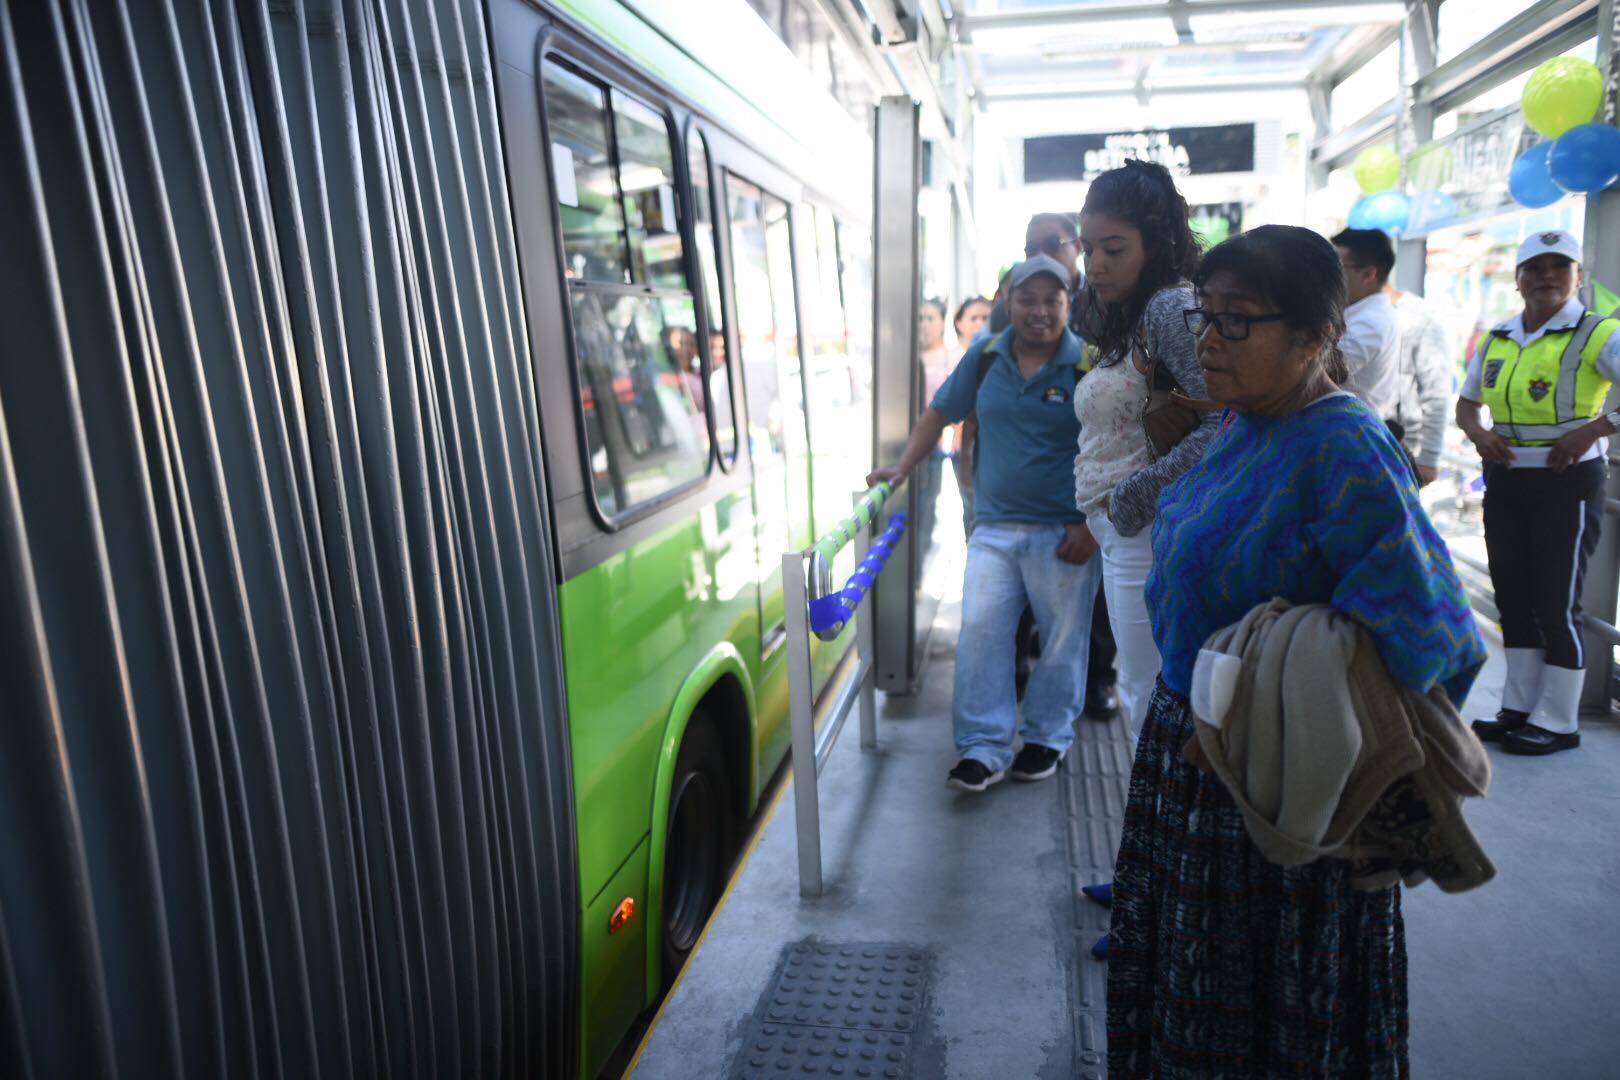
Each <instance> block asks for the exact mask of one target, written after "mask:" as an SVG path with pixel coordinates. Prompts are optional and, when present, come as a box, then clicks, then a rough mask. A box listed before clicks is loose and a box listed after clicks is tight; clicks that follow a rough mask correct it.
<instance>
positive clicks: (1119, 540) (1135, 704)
mask: <svg viewBox="0 0 1620 1080" xmlns="http://www.w3.org/2000/svg"><path fill="white" fill-rule="evenodd" d="M1086 527H1087V528H1089V529H1090V530H1091V535H1093V536H1095V537H1096V538H1097V544H1098V546H1099V548H1100V551H1099V555H1100V557H1101V558H1102V564H1103V595H1104V596H1105V597H1106V598H1107V599H1108V623H1109V625H1110V626H1111V627H1112V628H1113V631H1114V644H1115V645H1116V646H1117V647H1118V648H1119V659H1118V661H1117V663H1118V665H1119V709H1120V712H1122V713H1124V714H1125V720H1126V723H1128V724H1129V725H1130V730H1131V744H1132V745H1133V746H1134V745H1135V744H1136V737H1137V736H1138V735H1140V734H1141V733H1142V722H1143V721H1144V720H1146V719H1147V712H1148V701H1149V699H1151V698H1152V697H1153V681H1154V680H1155V679H1156V678H1158V675H1159V647H1158V646H1157V645H1155V644H1154V643H1153V624H1152V622H1150V621H1149V619H1148V611H1147V596H1146V589H1147V579H1148V572H1149V571H1151V570H1152V569H1153V537H1152V531H1153V530H1152V529H1143V530H1142V531H1141V532H1139V533H1137V534H1136V535H1135V536H1121V535H1120V534H1119V533H1118V531H1116V530H1115V528H1114V526H1113V524H1112V523H1111V522H1109V520H1108V518H1107V516H1106V515H1103V514H1094V515H1092V516H1091V517H1089V518H1087V519H1086Z"/></svg>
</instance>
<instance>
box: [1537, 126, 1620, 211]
mask: <svg viewBox="0 0 1620 1080" xmlns="http://www.w3.org/2000/svg"><path fill="white" fill-rule="evenodd" d="M1547 174H1548V175H1549V176H1551V177H1552V180H1553V183H1555V184H1557V185H1558V186H1559V187H1561V188H1563V189H1564V190H1565V191H1579V192H1582V193H1584V194H1587V195H1591V194H1593V193H1595V192H1599V191H1602V190H1603V189H1604V188H1606V187H1608V186H1609V185H1610V184H1612V183H1614V182H1615V181H1616V180H1620V128H1612V127H1610V126H1609V125H1608V124H1582V125H1580V126H1579V127H1572V128H1570V129H1569V130H1568V131H1566V132H1564V133H1563V134H1562V135H1560V136H1558V138H1557V139H1556V140H1554V142H1553V144H1552V149H1551V150H1549V151H1548V153H1547Z"/></svg>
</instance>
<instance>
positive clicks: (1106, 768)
mask: <svg viewBox="0 0 1620 1080" xmlns="http://www.w3.org/2000/svg"><path fill="white" fill-rule="evenodd" d="M958 565H959V564H958ZM943 570H944V572H945V573H946V574H947V575H948V574H950V573H953V572H954V573H957V574H959V569H958V568H956V567H952V566H951V565H950V564H948V563H947V564H946V565H945V566H944V567H943ZM958 580H959V578H958ZM955 599H956V598H955V596H954V595H946V596H945V598H944V602H943V603H942V604H941V605H940V607H939V610H938V614H937V616H936V623H935V633H934V639H933V641H934V644H933V648H932V652H933V654H934V655H933V656H932V657H931V660H930V663H929V666H928V667H927V669H926V670H925V672H924V676H923V685H922V689H921V692H920V693H918V694H917V695H915V696H914V697H910V698H892V699H888V700H884V699H883V698H882V697H880V699H879V701H880V710H881V717H882V718H881V720H880V721H879V729H878V738H879V748H878V749H877V750H875V751H862V750H861V749H860V747H859V736H858V732H857V730H856V727H857V725H856V724H854V723H851V724H850V725H849V727H848V728H847V729H846V732H845V737H844V738H843V739H842V740H841V741H840V743H839V745H838V748H837V749H836V750H835V752H834V754H833V757H832V759H831V760H830V761H829V762H828V765H827V768H826V770H825V771H824V773H823V776H822V779H821V807H822V848H823V857H824V863H825V865H824V873H825V876H826V880H827V883H828V888H827V893H826V895H825V896H824V897H822V898H820V899H816V900H804V899H801V898H800V897H799V893H798V878H797V861H796V860H797V855H796V851H797V848H796V843H795V836H794V816H793V801H792V792H791V789H790V787H789V789H788V790H786V791H785V792H784V795H783V798H782V799H781V800H780V801H779V802H778V803H777V804H776V809H775V811H774V813H773V814H772V815H771V817H770V818H769V820H768V821H766V822H765V823H764V824H763V826H762V831H761V835H760V837H759V841H758V845H757V847H756V848H755V849H754V850H753V853H752V855H751V857H749V858H748V859H747V860H746V861H745V862H744V863H743V864H742V866H741V867H740V869H739V871H738V876H737V878H736V880H735V884H734V887H733V889H732V891H731V893H730V894H729V897H728V898H727V900H726V901H725V903H724V906H723V907H722V909H721V910H720V911H719V913H718V914H717V915H716V917H715V919H714V921H713V922H712V924H711V926H710V929H709V931H708V934H707V936H706V937H705V938H704V940H703V941H702V943H701V944H700V945H699V947H698V950H697V952H696V954H695V955H694V957H693V959H692V961H691V963H690V964H689V965H688V967H687V970H686V972H685V973H684V975H683V977H682V979H681V981H680V983H679V984H678V985H677V987H676V989H675V991H674V992H673V994H672V995H671V996H670V998H669V999H668V1001H667V1002H666V1004H665V1007H664V1009H663V1010H662V1012H661V1014H660V1016H659V1017H658V1019H657V1020H656V1021H655V1023H654V1026H653V1029H652V1031H651V1033H650V1035H649V1036H648V1038H647V1041H646V1044H645V1046H644V1048H643V1052H642V1055H641V1056H640V1058H639V1061H638V1062H637V1064H636V1065H635V1066H633V1070H632V1071H633V1074H634V1075H635V1076H636V1077H637V1078H638V1080H688V1078H698V1077H704V1078H708V1077H722V1076H726V1075H728V1072H729V1070H730V1068H731V1064H732V1062H733V1059H734V1058H735V1057H736V1054H737V1051H738V1049H739V1047H740V1045H741V1041H742V1035H743V1032H744V1029H745V1028H746V1026H747V1021H748V1018H749V1017H750V1016H751V1014H752V1013H753V1012H754V1010H755V1007H756V1004H757V1002H758V1000H759V997H760V994H761V992H762V991H763V990H764V989H765V988H766V985H767V982H768V981H769V980H770V978H771V976H772V973H773V971H774V969H775V966H776V964H777V960H778V957H779V954H780V953H781V950H782V948H783V946H784V945H786V944H787V943H789V942H794V941H799V940H802V939H805V938H807V937H811V936H815V937H817V938H819V939H821V940H824V941H829V942H835V943H836V942H879V943H884V942H893V943H906V944H911V945H919V946H924V947H927V948H929V949H930V950H931V951H932V954H933V961H934V970H935V976H934V979H935V985H934V987H933V990H932V996H931V1010H930V1011H931V1015H930V1017H929V1021H930V1023H929V1026H928V1028H927V1029H925V1030H921V1031H919V1032H918V1037H919V1040H920V1041H922V1042H923V1043H925V1044H926V1045H927V1046H928V1047H931V1048H932V1049H930V1050H929V1052H928V1054H926V1055H925V1056H924V1057H922V1058H919V1059H918V1062H917V1063H915V1064H914V1066H913V1070H914V1071H913V1073H912V1075H915V1076H917V1077H934V1076H943V1077H948V1078H962V1080H983V1078H992V1077H993V1078H999V1080H1023V1078H1026V1077H1027V1078H1049V1077H1050V1078H1056V1077H1071V1076H1073V1077H1082V1076H1087V1075H1091V1074H1094V1073H1095V1071H1096V1069H1097V1068H1098V1066H1097V1064H1096V1062H1097V1058H1096V1057H1093V1056H1092V1055H1093V1054H1094V1053H1095V1052H1096V1050H1098V1049H1101V1046H1100V1045H1099V1040H1100V1039H1101V1036H1102V1032H1101V1023H1100V1019H1101V1012H1100V1010H1101V1007H1102V1002H1101V999H1100V990H1099V988H1100V987H1101V985H1102V969H1101V967H1100V965H1097V964H1096V963H1095V962H1093V961H1091V960H1090V959H1089V957H1086V956H1084V955H1083V952H1082V950H1083V947H1084V946H1085V945H1086V944H1089V942H1090V941H1091V940H1093V939H1094V938H1095V936H1096V933H1097V932H1098V931H1099V930H1100V929H1101V928H1103V927H1105V926H1106V918H1107V916H1106V912H1104V911H1102V909H1100V908H1093V907H1092V906H1091V905H1087V904H1084V903H1081V904H1076V903H1075V901H1074V889H1075V886H1076V884H1077V883H1078V882H1081V881H1085V880H1094V879H1096V878H1098V877H1100V876H1102V875H1103V873H1104V872H1105V870H1106V865H1107V861H1108V860H1107V851H1108V850H1111V847H1112V845H1113V844H1114V843H1116V842H1117V838H1118V825H1117V812H1118V804H1119V801H1120V798H1121V796H1122V793H1123V785H1124V776H1123V772H1122V770H1121V768H1120V767H1119V762H1120V761H1122V760H1123V754H1122V753H1119V752H1118V751H1117V750H1116V749H1115V747H1116V746H1123V731H1122V729H1121V728H1120V725H1119V723H1118V722H1117V721H1116V722H1115V723H1114V724H1112V725H1099V724H1096V723H1095V722H1091V721H1081V722H1080V725H1081V727H1080V731H1081V735H1082V743H1081V744H1080V746H1079V748H1078V750H1077V752H1076V753H1074V754H1071V759H1070V762H1069V769H1068V773H1067V775H1065V776H1059V777H1057V778H1054V779H1052V780H1049V781H1045V782H1041V783H1035V784H1017V783H1011V782H1008V783H1004V784H1002V785H1000V786H998V787H995V788H992V789H991V790H990V791H989V792H988V793H986V794H984V795H980V796H970V795H964V794H960V793H957V792H955V791H953V790H951V789H949V788H947V787H946V786H945V784H944V776H945V772H946V770H947V769H948V768H950V766H951V765H952V764H953V763H954V759H955V755H954V753H953V752H952V747H951V736H950V693H951V690H950V687H951V679H952V673H953V663H952V652H953V650H952V647H951V643H952V642H954V639H955V619H956V614H957V604H956V602H955ZM1487 637H1488V638H1489V637H1490V635H1489V634H1488V635H1487ZM1501 678H1502V672H1501V664H1500V649H1499V647H1498V643H1496V642H1494V641H1493V649H1492V661H1491V663H1490V665H1489V666H1488V667H1487V669H1486V671H1485V673H1484V674H1483V675H1482V677H1481V679H1480V681H1479V684H1478V685H1477V687H1476V688H1475V691H1474V693H1473V695H1472V696H1471V699H1470V700H1469V702H1467V703H1466V706H1465V709H1464V715H1466V716H1470V717H1477V716H1485V715H1490V714H1492V713H1494V711H1495V709H1496V704H1497V696H1498V695H1499V693H1500V690H1501ZM1583 740H1584V742H1583V745H1582V747H1581V748H1580V749H1579V750H1576V751H1573V752H1567V753H1562V754H1558V755H1555V756H1553V757H1550V758H1539V759H1538V758H1515V757H1511V756H1508V755H1504V754H1501V753H1500V752H1499V751H1497V750H1494V749H1493V750H1492V751H1491V760H1492V765H1493V768H1494V769H1495V776H1494V778H1493V781H1492V786H1491V791H1490V795H1489V796H1488V797H1487V798H1485V799H1476V800H1471V801H1470V802H1469V804H1468V806H1467V807H1466V811H1467V814H1468V818H1469V821H1470V823H1471V824H1472V826H1473V828H1474V830H1475V831H1476V832H1477V834H1478V835H1479V836H1480V838H1481V840H1482V842H1483V843H1484V845H1485V848H1486V850H1487V852H1488V853H1489V854H1490V856H1491V858H1492V859H1493V860H1494V861H1495V862H1496V864H1497V869H1498V876H1497V878H1496V879H1495V880H1494V881H1492V882H1491V883H1490V884H1488V885H1486V886H1484V887H1483V888H1480V889H1477V890H1475V891H1473V892H1470V893H1465V894H1462V895H1457V896H1451V895H1446V894H1444V893H1441V892H1440V891H1439V890H1438V889H1436V888H1435V887H1434V886H1433V885H1424V886H1421V887H1419V888H1416V889H1409V890H1407V891H1406V893H1405V897H1404V906H1405V912H1406V921H1407V943H1408V949H1409V953H1410V992H1411V1000H1412V1036H1411V1059H1412V1071H1413V1075H1415V1076H1418V1077H1459V1078H1460V1077H1467V1078H1470V1080H1494V1078H1503V1080H1508V1078H1512V1080H1520V1078H1525V1077H1559V1078H1568V1080H1585V1078H1600V1077H1609V1078H1612V1077H1617V1076H1620V1025H1617V1024H1616V1022H1615V1021H1614V1019H1613V1014H1614V1008H1615V1002H1616V1001H1617V1000H1620V828H1617V826H1620V779H1617V778H1620V725H1617V724H1616V723H1615V722H1614V721H1612V720H1607V719H1604V720H1594V721H1591V722H1588V723H1586V724H1585V726H1584V728H1583ZM1071 818H1072V819H1073V824H1071ZM1098 852H1101V854H1100V855H1099V854H1098ZM1099 868H1100V869H1099ZM1088 1044H1089V1045H1088ZM1104 1068H1105V1066H1104Z"/></svg>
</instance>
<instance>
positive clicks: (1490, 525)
mask: <svg viewBox="0 0 1620 1080" xmlns="http://www.w3.org/2000/svg"><path fill="white" fill-rule="evenodd" d="M1580 258H1581V247H1580V244H1578V243H1576V241H1575V238H1574V237H1573V236H1571V235H1570V234H1569V233H1567V232H1561V231H1558V230H1551V231H1548V232H1540V233H1536V234H1534V235H1533V236H1531V237H1530V238H1529V239H1528V240H1526V241H1525V242H1524V243H1523V244H1522V245H1520V247H1519V259H1518V264H1517V269H1516V270H1515V272H1514V279H1515V282H1516V284H1517V286H1518V290H1519V295H1520V296H1522V297H1523V298H1524V310H1523V311H1522V312H1520V313H1519V314H1518V315H1515V316H1514V317H1513V318H1511V319H1508V320H1507V321H1506V322H1504V323H1501V324H1500V325H1498V326H1496V327H1493V328H1492V330H1491V332H1490V333H1489V334H1488V335H1486V336H1485V337H1484V338H1483V339H1482V340H1481V341H1480V345H1479V349H1478V351H1477V352H1476V353H1475V354H1474V356H1473V358H1472V359H1471V360H1470V361H1469V364H1468V374H1467V377H1466V378H1465V379H1464V381H1463V386H1462V392H1461V395H1460V397H1459V399H1458V401H1457V424H1458V426H1459V427H1461V428H1462V430H1463V432H1464V434H1466V435H1467V436H1468V437H1469V438H1470V439H1471V440H1473V443H1474V446H1475V447H1476V448H1477V449H1478V450H1479V456H1480V457H1481V458H1482V459H1484V461H1485V549H1486V552H1487V555H1488V557H1489V560H1490V566H1491V584H1492V586H1494V587H1495V589H1496V608H1497V611H1499V612H1500V613H1501V619H1502V641H1503V644H1504V645H1505V646H1506V650H1507V682H1506V685H1505V686H1504V687H1503V690H1502V709H1501V711H1500V712H1498V713H1497V714H1496V719H1495V720H1476V721H1474V731H1475V732H1476V733H1477V734H1478V735H1479V737H1480V738H1482V739H1485V740H1487V741H1495V740H1501V743H1502V749H1504V750H1506V751H1508V752H1510V753H1514V754H1551V753H1555V752H1556V751H1559V750H1568V749H1571V748H1573V747H1576V746H1579V745H1580V743H1581V736H1580V732H1579V731H1578V730H1577V727H1578V725H1577V712H1578V709H1579V706H1580V697H1581V682H1582V679H1583V675H1582V670H1583V669H1584V668H1585V667H1586V650H1585V648H1584V647H1583V645H1582V641H1581V579H1582V576H1583V575H1584V573H1585V570H1586V559H1587V557H1588V556H1589V555H1590V554H1591V553H1592V549H1593V548H1594V547H1596V546H1597V540H1598V531H1599V529H1600V527H1601V525H1602V521H1603V499H1604V488H1605V479H1606V475H1607V472H1608V468H1607V465H1606V462H1605V452H1606V450H1607V439H1608V437H1609V436H1610V435H1613V434H1615V432H1617V431H1620V410H1617V411H1615V412H1610V413H1607V414H1605V413H1604V411H1603V405H1604V400H1605V399H1606V398H1607V397H1608V394H1609V387H1610V385H1611V384H1612V383H1614V382H1615V381H1616V380H1617V379H1620V333H1617V332H1616V331H1620V320H1617V319H1613V318H1605V317H1603V316H1600V315H1597V314H1594V313H1593V312H1590V311H1587V310H1586V308H1585V306H1584V305H1582V304H1581V302H1580V300H1579V299H1578V298H1577V297H1576V295H1575V291H1576V289H1577V288H1578V287H1579V285H1580V281H1581V270H1580ZM1481 405H1483V406H1485V407H1486V408H1488V409H1490V411H1491V426H1490V427H1489V428H1487V427H1486V426H1485V425H1484V424H1482V423H1481V422H1480V406H1481Z"/></svg>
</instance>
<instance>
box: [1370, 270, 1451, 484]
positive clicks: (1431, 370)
mask: <svg viewBox="0 0 1620 1080" xmlns="http://www.w3.org/2000/svg"><path fill="white" fill-rule="evenodd" d="M1384 295H1386V296H1388V297H1389V298H1390V301H1391V302H1392V303H1394V305H1395V324H1396V326H1397V327H1399V329H1400V351H1399V353H1398V354H1397V359H1396V368H1395V371H1396V374H1395V415H1394V417H1393V419H1394V421H1395V422H1396V423H1397V424H1399V425H1400V426H1401V428H1402V430H1403V431H1404V432H1405V434H1404V437H1403V438H1402V440H1401V441H1402V442H1403V443H1405V445H1406V449H1407V452H1408V453H1410V454H1411V455H1412V459H1413V460H1414V461H1416V462H1417V471H1418V484H1419V486H1421V485H1423V484H1429V483H1433V482H1434V480H1435V478H1436V477H1438V476H1439V475H1440V454H1441V452H1442V451H1443V450H1444V449H1445V444H1446V429H1447V426H1448V425H1449V424H1450V423H1451V403H1452V400H1453V398H1454V396H1455V395H1454V392H1453V387H1454V386H1455V384H1456V381H1457V380H1456V376H1455V374H1454V373H1453V372H1454V370H1455V363H1454V360H1453V356H1452V352H1451V338H1450V335H1448V334H1447V333H1446V328H1445V327H1444V326H1442V325H1441V324H1440V320H1439V319H1437V318H1435V316H1434V312H1433V310H1431V309H1430V307H1429V305H1428V302H1427V301H1425V300H1424V299H1423V297H1421V296H1418V295H1416V294H1414V293H1405V292H1401V291H1400V290H1399V289H1397V288H1395V286H1393V285H1385V286H1384Z"/></svg>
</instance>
